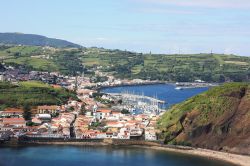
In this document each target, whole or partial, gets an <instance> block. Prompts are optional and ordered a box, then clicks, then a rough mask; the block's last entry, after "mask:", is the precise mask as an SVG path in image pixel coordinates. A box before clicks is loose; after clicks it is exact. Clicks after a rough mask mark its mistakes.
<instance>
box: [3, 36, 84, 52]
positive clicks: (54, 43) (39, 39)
mask: <svg viewBox="0 0 250 166" xmlns="http://www.w3.org/2000/svg"><path fill="white" fill-rule="evenodd" d="M0 43H1V44H15V45H30V46H51V47H76V48H80V47H81V46H80V45H78V44H74V43H71V42H68V41H66V40H60V39H53V38H47V37H45V36H40V35H33V34H22V33H0Z"/></svg>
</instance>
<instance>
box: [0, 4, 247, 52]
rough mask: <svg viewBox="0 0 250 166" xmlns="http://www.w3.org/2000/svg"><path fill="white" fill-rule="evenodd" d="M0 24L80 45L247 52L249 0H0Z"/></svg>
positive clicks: (2, 27) (7, 28)
mask: <svg viewBox="0 0 250 166" xmlns="http://www.w3.org/2000/svg"><path fill="white" fill-rule="evenodd" d="M0 22H1V24H0V32H21V33H28V34H39V35H44V36H47V37H52V38H59V39H65V40H68V41H71V42H75V43H78V44H81V45H83V46H86V47H91V46H97V47H104V48H110V49H121V50H130V51H136V52H143V53H148V52H150V51H151V52H152V53H166V54H175V53H186V54H189V53H210V52H211V51H213V52H214V53H225V54H237V55H243V56H250V0H1V3H0Z"/></svg>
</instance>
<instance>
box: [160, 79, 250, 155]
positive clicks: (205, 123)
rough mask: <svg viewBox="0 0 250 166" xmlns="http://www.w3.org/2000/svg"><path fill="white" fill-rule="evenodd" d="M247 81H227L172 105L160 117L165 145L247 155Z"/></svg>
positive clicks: (249, 90)
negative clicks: (190, 146)
mask: <svg viewBox="0 0 250 166" xmlns="http://www.w3.org/2000/svg"><path fill="white" fill-rule="evenodd" d="M249 103H250V84H249V83H227V84H225V85H222V86H220V87H215V88H213V89H210V90H209V91H207V92H205V93H203V94H200V95H198V96H195V97H193V98H191V99H188V100H187V101H185V102H183V103H180V104H177V105H175V106H173V107H172V108H171V109H170V110H168V111H167V112H166V113H165V114H164V115H163V116H162V118H161V119H160V120H159V122H158V125H159V128H160V130H161V131H162V133H161V136H162V138H163V139H164V140H165V143H168V144H180V145H192V146H197V147H201V148H209V149H215V150H224V151H230V152H235V153H241V154H248V155H249V154H250V139H249V138H250V104H249Z"/></svg>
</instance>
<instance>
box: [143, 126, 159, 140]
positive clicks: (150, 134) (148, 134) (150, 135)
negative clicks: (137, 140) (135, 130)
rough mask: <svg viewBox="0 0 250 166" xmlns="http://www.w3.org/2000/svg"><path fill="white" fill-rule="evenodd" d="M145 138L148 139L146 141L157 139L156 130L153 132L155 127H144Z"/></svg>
mask: <svg viewBox="0 0 250 166" xmlns="http://www.w3.org/2000/svg"><path fill="white" fill-rule="evenodd" d="M145 140H148V141H156V140H157V137H156V132H155V129H154V128H153V127H147V128H146V129H145Z"/></svg>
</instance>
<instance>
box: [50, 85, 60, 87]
mask: <svg viewBox="0 0 250 166" xmlns="http://www.w3.org/2000/svg"><path fill="white" fill-rule="evenodd" d="M52 87H53V88H61V86H60V85H52Z"/></svg>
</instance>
